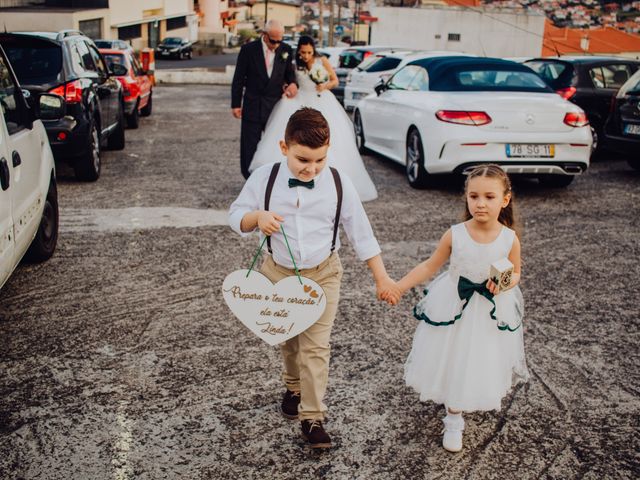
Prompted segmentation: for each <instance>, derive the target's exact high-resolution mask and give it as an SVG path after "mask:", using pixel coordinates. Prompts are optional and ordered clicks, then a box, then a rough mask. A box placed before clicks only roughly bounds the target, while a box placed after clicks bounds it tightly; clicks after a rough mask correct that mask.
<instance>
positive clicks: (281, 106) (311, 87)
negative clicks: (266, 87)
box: [249, 36, 378, 202]
mask: <svg viewBox="0 0 640 480" xmlns="http://www.w3.org/2000/svg"><path fill="white" fill-rule="evenodd" d="M296 81H297V83H298V94H297V95H296V96H295V97H294V98H282V99H281V100H280V101H279V102H278V103H277V104H276V106H275V107H274V109H273V111H272V112H271V116H270V117H269V121H268V122H267V125H266V127H265V131H264V134H263V135H262V139H261V140H260V143H259V144H258V149H257V150H256V153H255V155H254V156H253V160H252V161H251V165H250V167H249V170H250V171H254V170H255V169H256V168H258V167H260V166H262V165H265V164H267V163H272V162H276V161H279V160H282V159H283V155H282V152H281V151H280V146H279V143H278V142H279V141H280V140H282V139H283V138H284V130H285V127H286V125H287V122H288V120H289V117H290V116H291V115H292V114H293V113H294V112H295V111H296V110H298V109H299V108H300V107H302V106H305V107H312V108H315V109H316V110H319V111H320V112H322V114H323V115H324V116H325V118H326V119H327V122H328V123H329V128H330V129H331V140H330V144H331V146H330V147H329V153H328V156H327V157H328V158H327V159H328V164H329V165H331V166H333V167H336V168H338V170H339V171H340V172H341V173H344V174H346V175H348V176H349V178H350V180H351V182H352V183H353V184H354V185H355V187H356V190H357V191H358V194H359V195H360V199H361V200H362V201H363V202H364V201H367V200H373V199H374V198H376V197H377V196H378V193H377V191H376V187H375V185H374V184H373V182H372V181H371V178H370V177H369V174H368V173H367V170H366V168H365V166H364V163H363V162H362V158H361V157H360V154H359V152H358V147H357V146H356V140H355V134H354V132H353V125H352V123H351V120H350V119H349V116H348V115H347V114H346V112H345V111H344V109H343V108H342V105H340V103H339V102H338V100H336V97H334V96H333V94H332V93H331V92H330V91H329V90H330V89H332V88H334V87H336V86H338V78H337V76H336V73H335V71H334V70H333V68H332V67H331V65H330V64H329V61H328V60H327V59H326V58H324V57H321V56H319V55H318V53H317V52H316V46H315V43H314V41H313V39H312V38H311V37H308V36H302V37H300V40H299V42H298V50H297V53H296Z"/></svg>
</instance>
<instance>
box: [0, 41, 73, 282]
mask: <svg viewBox="0 0 640 480" xmlns="http://www.w3.org/2000/svg"><path fill="white" fill-rule="evenodd" d="M64 108H65V105H64V99H63V98H62V97H60V96H58V95H53V94H42V95H40V96H39V97H38V99H37V100H36V99H35V98H31V97H30V95H29V92H27V91H23V90H21V89H20V85H19V84H18V82H17V80H16V77H15V75H14V72H13V70H12V68H11V66H10V64H9V61H8V60H7V57H6V55H5V53H4V51H3V50H2V48H1V47H0V112H1V114H2V115H0V288H2V286H3V285H4V283H5V282H6V281H7V279H8V278H9V275H11V272H13V270H14V269H15V267H16V265H17V264H18V263H19V262H20V260H21V259H22V258H23V257H25V259H27V260H29V261H33V262H41V261H44V260H47V259H48V258H49V257H51V255H53V252H54V251H55V248H56V243H57V241H58V195H57V192H56V177H55V166H54V163H53V154H52V153H51V147H50V146H49V139H48V138H47V132H46V131H45V129H44V126H43V125H42V122H41V121H40V118H42V119H59V118H62V116H63V115H64Z"/></svg>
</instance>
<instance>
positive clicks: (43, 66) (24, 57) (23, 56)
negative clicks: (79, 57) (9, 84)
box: [5, 45, 62, 85]
mask: <svg viewBox="0 0 640 480" xmlns="http://www.w3.org/2000/svg"><path fill="white" fill-rule="evenodd" d="M5 52H6V53H7V55H8V57H9V61H10V62H11V65H13V70H14V71H15V73H16V76H17V77H18V81H19V82H20V83H21V84H23V85H45V84H49V83H54V82H56V81H57V80H58V77H59V75H60V71H61V70H62V51H61V49H60V47H58V46H56V45H51V46H48V45H47V46H38V47H29V46H17V45H10V46H5Z"/></svg>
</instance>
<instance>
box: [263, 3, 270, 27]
mask: <svg viewBox="0 0 640 480" xmlns="http://www.w3.org/2000/svg"><path fill="white" fill-rule="evenodd" d="M268 8H269V0H264V26H265V27H266V26H267V20H268V18H267V17H268V16H269V11H268V10H267V9H268Z"/></svg>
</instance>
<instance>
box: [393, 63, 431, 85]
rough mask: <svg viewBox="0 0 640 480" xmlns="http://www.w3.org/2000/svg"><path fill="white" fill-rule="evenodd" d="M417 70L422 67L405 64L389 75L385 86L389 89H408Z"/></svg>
mask: <svg viewBox="0 0 640 480" xmlns="http://www.w3.org/2000/svg"><path fill="white" fill-rule="evenodd" d="M419 70H424V69H423V68H422V67H419V66H418V65H407V66H406V67H404V68H403V69H402V70H400V71H399V72H398V73H396V74H395V75H394V76H393V77H391V80H389V83H388V84H387V86H388V87H389V89H390V90H409V85H411V81H412V80H413V78H414V77H415V76H416V74H417V73H418V71H419Z"/></svg>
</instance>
